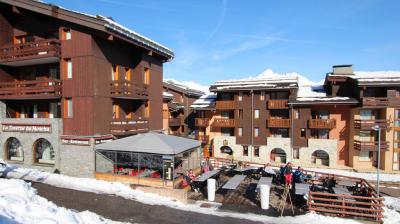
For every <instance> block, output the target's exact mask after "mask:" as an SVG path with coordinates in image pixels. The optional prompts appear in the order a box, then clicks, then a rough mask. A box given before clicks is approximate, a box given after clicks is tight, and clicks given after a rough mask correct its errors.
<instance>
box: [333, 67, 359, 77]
mask: <svg viewBox="0 0 400 224" xmlns="http://www.w3.org/2000/svg"><path fill="white" fill-rule="evenodd" d="M332 67H333V73H332V74H333V75H354V73H353V65H334V66H332Z"/></svg>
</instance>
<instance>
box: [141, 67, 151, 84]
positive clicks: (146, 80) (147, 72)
mask: <svg viewBox="0 0 400 224" xmlns="http://www.w3.org/2000/svg"><path fill="white" fill-rule="evenodd" d="M143 81H144V84H146V85H148V84H150V69H149V68H145V69H144V78H143Z"/></svg>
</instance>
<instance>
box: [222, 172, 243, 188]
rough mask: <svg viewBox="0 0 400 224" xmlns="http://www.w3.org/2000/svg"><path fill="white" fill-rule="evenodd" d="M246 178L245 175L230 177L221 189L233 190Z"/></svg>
mask: <svg viewBox="0 0 400 224" xmlns="http://www.w3.org/2000/svg"><path fill="white" fill-rule="evenodd" d="M244 178H246V176H245V175H235V176H234V177H232V178H231V179H230V180H229V181H228V182H226V184H225V185H224V186H222V189H228V190H235V189H236V188H237V187H238V186H239V184H240V182H242V181H243V180H244Z"/></svg>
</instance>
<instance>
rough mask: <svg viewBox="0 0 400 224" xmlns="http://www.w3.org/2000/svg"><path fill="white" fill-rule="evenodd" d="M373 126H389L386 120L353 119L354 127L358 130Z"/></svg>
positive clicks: (370, 128) (384, 127)
mask: <svg viewBox="0 0 400 224" xmlns="http://www.w3.org/2000/svg"><path fill="white" fill-rule="evenodd" d="M374 126H378V127H380V128H381V129H388V128H389V121H388V120H354V128H357V129H360V130H373V129H372V128H373V127H374Z"/></svg>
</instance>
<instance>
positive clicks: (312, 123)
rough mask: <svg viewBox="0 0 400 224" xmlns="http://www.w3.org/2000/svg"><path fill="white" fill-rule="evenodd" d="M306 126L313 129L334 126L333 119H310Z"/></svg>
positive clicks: (331, 127)
mask: <svg viewBox="0 0 400 224" xmlns="http://www.w3.org/2000/svg"><path fill="white" fill-rule="evenodd" d="M308 127H309V128H314V129H333V128H336V120H334V119H311V120H309V121H308Z"/></svg>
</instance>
